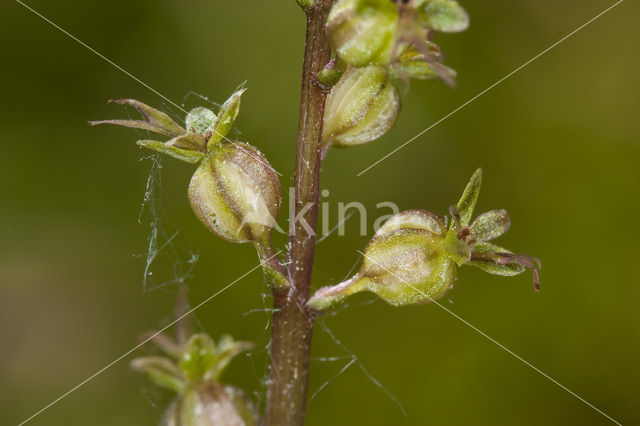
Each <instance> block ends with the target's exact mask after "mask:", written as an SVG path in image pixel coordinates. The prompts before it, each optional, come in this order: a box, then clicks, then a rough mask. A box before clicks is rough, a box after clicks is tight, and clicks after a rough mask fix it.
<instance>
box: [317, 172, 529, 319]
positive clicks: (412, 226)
mask: <svg viewBox="0 0 640 426" xmlns="http://www.w3.org/2000/svg"><path fill="white" fill-rule="evenodd" d="M481 180H482V174H481V171H480V170H478V171H476V173H475V174H474V175H473V177H472V178H471V181H470V182H469V184H468V185H467V188H466V189H465V191H464V193H463V196H462V198H461V199H460V201H459V202H458V204H457V205H456V206H454V207H451V209H450V211H451V216H452V217H451V223H450V226H449V227H448V228H447V227H446V226H445V222H444V220H443V219H441V218H439V217H438V216H436V215H435V214H433V213H430V212H427V211H421V210H413V211H407V212H403V213H399V214H397V215H395V216H394V217H392V218H391V219H389V220H388V221H387V222H386V223H385V224H384V225H383V226H382V227H381V228H380V229H379V230H378V232H376V234H375V235H374V237H373V239H372V240H371V242H370V243H369V245H368V246H367V247H366V249H365V251H364V253H363V255H364V256H363V257H364V258H363V264H362V267H361V268H360V271H359V272H358V273H357V274H356V275H355V276H354V277H352V278H350V279H348V280H347V281H345V282H343V283H340V284H338V285H336V286H332V287H323V288H321V289H319V290H318V291H317V292H316V293H315V294H314V295H313V296H312V297H311V299H310V300H309V306H310V307H312V308H313V309H315V310H318V311H322V310H326V309H328V308H330V307H331V306H333V305H335V304H337V303H339V302H340V301H342V300H343V299H344V298H346V297H347V296H349V295H351V294H354V293H357V292H360V291H370V292H372V293H375V294H377V295H378V296H379V297H380V298H382V299H383V300H384V301H386V302H388V303H390V304H392V305H395V306H404V305H408V304H413V303H425V302H430V301H434V300H437V299H438V298H440V297H442V296H443V295H444V294H445V293H446V292H447V291H448V290H449V289H450V288H451V287H452V286H453V284H454V282H455V281H456V279H457V276H458V270H459V268H460V267H462V266H464V265H470V266H475V267H477V268H480V269H482V270H484V271H485V272H488V273H490V274H496V275H504V276H512V275H517V274H520V273H522V272H524V270H525V269H526V268H530V269H531V270H532V271H533V281H534V284H535V287H536V290H538V289H539V275H538V269H537V268H536V266H537V267H538V268H539V266H540V265H539V261H538V260H537V259H534V258H531V257H529V256H526V255H518V254H513V253H512V252H511V251H509V250H506V249H503V248H502V247H499V246H496V245H493V244H490V243H488V241H489V240H491V239H494V238H497V237H499V236H501V235H502V234H504V233H505V232H506V231H507V230H508V229H509V225H510V220H509V216H508V214H507V212H506V211H505V210H492V211H490V212H487V213H484V214H482V215H480V216H479V217H478V218H477V219H476V220H475V221H474V222H473V223H471V225H469V223H470V221H471V217H472V214H473V209H474V207H475V204H476V201H477V199H478V192H479V190H480V183H481ZM535 263H538V265H536V264H535Z"/></svg>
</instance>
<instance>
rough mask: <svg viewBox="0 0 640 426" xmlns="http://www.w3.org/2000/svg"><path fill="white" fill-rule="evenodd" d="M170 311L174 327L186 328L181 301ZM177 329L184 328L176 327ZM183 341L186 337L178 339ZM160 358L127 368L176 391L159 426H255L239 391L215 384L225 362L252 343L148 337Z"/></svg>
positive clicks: (249, 405)
mask: <svg viewBox="0 0 640 426" xmlns="http://www.w3.org/2000/svg"><path fill="white" fill-rule="evenodd" d="M178 306H179V309H178V311H177V312H176V315H177V316H178V319H179V320H180V322H179V324H178V327H179V330H180V329H181V328H182V330H183V334H184V331H185V330H189V329H190V326H189V325H186V324H183V322H184V321H187V322H188V318H184V316H185V314H183V313H181V312H182V307H181V300H180V299H179V301H178ZM181 325H183V326H184V327H181ZM185 339H188V340H186V341H184V340H185ZM145 340H153V342H154V343H156V344H157V345H158V347H159V348H160V349H162V350H163V351H164V352H165V353H166V356H145V357H141V358H136V359H134V360H133V361H132V362H131V366H132V367H133V369H135V370H137V371H141V372H144V373H146V374H147V375H148V376H149V377H150V378H151V380H153V382H154V383H156V384H157V385H159V386H162V387H164V388H167V389H170V390H172V391H174V392H176V393H177V396H176V398H175V399H174V400H173V402H172V403H171V405H170V406H169V407H168V408H167V410H166V412H165V414H164V417H163V419H162V422H161V424H162V425H165V426H213V425H216V426H219V425H222V426H244V425H246V426H249V425H257V424H258V421H259V420H258V414H257V410H256V408H255V406H254V404H253V402H252V401H251V399H249V398H248V397H247V396H246V395H245V394H244V393H243V392H242V391H241V390H240V389H238V388H237V387H235V386H231V385H227V384H224V383H221V382H220V381H219V379H220V375H221V374H222V372H223V371H224V369H225V368H226V366H227V365H228V364H229V362H230V361H231V359H232V358H233V357H235V356H236V355H238V354H239V353H241V352H244V351H246V350H249V349H251V348H252V347H253V345H252V344H251V343H249V342H236V341H234V340H233V339H232V338H231V337H230V336H228V335H224V336H222V337H221V338H220V341H219V342H218V344H217V345H216V344H215V343H214V341H213V339H211V337H209V335H207V334H204V333H198V334H193V335H191V336H190V337H189V336H188V335H181V334H180V332H178V338H177V339H176V340H174V339H172V338H170V337H169V336H166V335H164V334H159V333H157V332H155V333H153V332H152V333H151V337H149V338H147V339H145Z"/></svg>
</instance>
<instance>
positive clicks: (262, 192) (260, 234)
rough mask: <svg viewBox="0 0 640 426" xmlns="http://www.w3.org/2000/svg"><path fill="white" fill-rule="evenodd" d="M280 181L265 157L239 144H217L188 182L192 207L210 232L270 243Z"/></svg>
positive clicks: (232, 237) (278, 205)
mask: <svg viewBox="0 0 640 426" xmlns="http://www.w3.org/2000/svg"><path fill="white" fill-rule="evenodd" d="M280 199H281V193H280V184H279V182H278V178H277V176H276V173H275V171H274V170H273V168H272V167H271V165H270V164H269V163H268V162H267V160H266V158H265V157H264V155H263V154H262V153H261V152H260V151H258V150H257V149H256V148H254V147H252V146H251V145H249V144H246V143H242V142H233V143H231V142H226V141H223V142H220V143H218V144H217V145H216V146H214V147H213V148H212V150H211V151H210V152H209V154H208V155H207V157H206V158H205V159H204V160H203V161H202V163H201V164H200V166H199V167H198V169H197V170H196V172H195V173H194V175H193V177H192V178H191V183H190V184H189V200H190V201H191V207H192V208H193V211H194V212H195V213H196V216H197V217H198V219H200V221H201V222H202V223H203V224H204V225H205V226H206V227H207V228H208V229H209V230H210V231H211V232H213V233H215V234H217V235H219V236H220V237H222V238H224V239H226V240H228V241H231V242H235V243H245V242H254V243H257V244H259V245H262V246H263V247H268V246H269V242H270V238H271V231H272V229H273V227H274V226H275V225H276V218H277V217H278V211H279V209H280Z"/></svg>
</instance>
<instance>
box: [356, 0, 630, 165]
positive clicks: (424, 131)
mask: <svg viewBox="0 0 640 426" xmlns="http://www.w3.org/2000/svg"><path fill="white" fill-rule="evenodd" d="M623 1H624V0H619V1H618V2H616V3H614V4H613V5H611V6H609V7H608V8H607V9H605V10H603V11H602V12H600V13H599V14H598V15H596V16H594V17H593V18H591V19H590V20H588V21H587V22H585V23H584V24H582V25H581V26H579V27H578V28H576V29H575V30H573V31H572V32H570V33H569V34H567V35H566V36H564V37H562V38H561V39H560V40H558V41H557V42H555V43H553V44H552V45H551V46H549V47H547V48H546V49H545V50H543V51H542V52H540V53H538V54H537V55H536V56H534V57H533V58H531V59H529V60H528V61H527V62H525V63H524V64H522V65H520V66H519V67H518V68H516V69H515V70H513V71H511V72H510V73H509V74H507V75H505V76H504V77H502V78H501V79H500V80H498V81H496V82H495V83H493V84H492V85H491V86H489V87H487V88H486V89H484V90H483V91H482V92H480V93H478V94H477V95H475V96H474V97H472V98H471V99H469V100H468V101H466V102H465V103H463V104H462V105H460V106H459V107H457V108H456V109H454V110H453V111H451V112H450V113H448V114H447V115H445V116H444V117H442V118H441V119H439V120H438V121H436V122H435V123H433V124H432V125H430V126H429V127H427V128H426V129H424V130H423V131H421V132H420V133H418V134H417V135H415V136H414V137H412V138H411V139H409V140H408V141H406V142H405V143H403V144H402V145H400V146H399V147H397V148H396V149H394V150H393V151H391V152H390V153H388V154H387V155H385V156H384V157H382V158H381V159H379V160H378V161H376V162H375V163H373V164H371V165H370V166H369V167H367V168H366V169H364V170H362V171H361V172H360V173H358V175H357V176H360V175H362V174H364V173H366V172H367V171H369V170H371V169H372V168H374V167H375V166H377V165H378V164H380V163H381V162H383V161H384V160H386V159H387V158H389V157H391V156H392V155H393V154H395V153H396V152H398V151H400V150H401V149H402V148H404V147H405V146H407V145H409V144H410V143H411V142H413V141H414V140H416V139H418V138H419V137H420V136H422V135H424V134H425V133H427V132H428V131H429V130H431V129H433V128H434V127H436V126H437V125H439V124H440V123H442V122H443V121H445V120H446V119H448V118H449V117H451V116H452V115H454V114H456V113H457V112H458V111H460V110H461V109H463V108H465V107H466V106H467V105H469V104H470V103H472V102H473V101H475V100H476V99H478V98H479V97H481V96H483V95H484V94H486V93H487V92H488V91H490V90H491V89H493V88H495V87H496V86H498V85H499V84H501V83H503V82H504V81H505V80H507V79H509V78H510V77H512V76H513V75H514V74H516V73H518V72H519V71H521V70H522V69H523V68H525V67H526V66H527V65H529V64H531V63H532V62H535V61H536V60H538V59H539V58H541V57H542V56H544V55H545V54H547V53H548V52H549V51H550V50H552V49H553V48H555V47H557V46H558V45H560V44H562V43H563V42H565V41H566V40H567V39H569V38H570V37H572V36H574V35H575V34H576V33H578V32H579V31H580V30H582V29H584V28H585V27H587V26H588V25H590V24H592V23H593V22H594V21H596V20H597V19H598V18H600V17H602V16H603V15H605V14H606V13H608V12H609V11H611V10H612V9H613V8H614V7H616V6H618V5H619V4H620V3H622V2H623Z"/></svg>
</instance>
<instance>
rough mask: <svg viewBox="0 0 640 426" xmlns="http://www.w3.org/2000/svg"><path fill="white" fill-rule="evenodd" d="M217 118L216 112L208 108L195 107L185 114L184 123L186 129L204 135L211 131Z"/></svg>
mask: <svg viewBox="0 0 640 426" xmlns="http://www.w3.org/2000/svg"><path fill="white" fill-rule="evenodd" d="M217 118H218V117H217V116H216V114H215V113H214V112H213V111H211V110H210V109H208V108H204V107H196V108H193V109H192V110H191V111H189V113H188V114H187V118H185V124H186V126H187V130H188V131H190V132H192V133H197V134H200V135H204V134H207V133H209V132H212V131H213V126H214V125H215V123H216V119H217Z"/></svg>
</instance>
